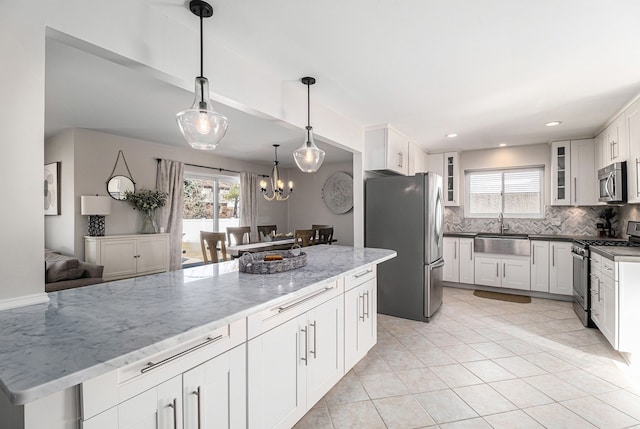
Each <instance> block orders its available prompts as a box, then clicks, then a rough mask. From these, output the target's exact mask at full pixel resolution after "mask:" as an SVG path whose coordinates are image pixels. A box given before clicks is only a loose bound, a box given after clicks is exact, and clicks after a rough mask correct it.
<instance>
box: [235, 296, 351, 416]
mask: <svg viewBox="0 0 640 429" xmlns="http://www.w3.org/2000/svg"><path fill="white" fill-rule="evenodd" d="M334 289H338V288H334ZM327 290H328V289H327ZM339 291H340V293H339V294H338V295H337V296H334V297H333V298H331V299H329V300H328V301H326V302H322V295H320V296H319V297H318V298H313V296H312V297H305V298H302V299H300V300H298V301H296V302H293V303H290V304H287V305H286V306H283V307H280V308H285V309H284V310H282V312H286V311H290V312H291V313H290V314H289V315H288V318H289V320H286V321H283V322H282V323H280V324H278V325H277V326H275V327H273V328H272V329H269V330H268V331H266V332H264V333H261V334H260V335H258V336H256V337H255V338H252V339H250V340H249V346H248V351H247V354H248V359H247V369H248V375H247V377H248V383H247V385H248V391H247V394H248V410H249V413H248V415H249V421H248V427H249V428H289V427H292V426H293V425H294V424H295V423H296V422H297V421H298V420H299V419H300V418H301V417H302V416H304V414H305V413H306V412H307V411H308V410H309V409H310V408H311V407H312V406H313V405H315V403H316V402H317V401H318V400H320V399H321V398H322V396H323V395H325V394H326V393H327V392H328V391H329V390H330V389H331V388H332V387H333V386H334V385H335V384H336V383H337V382H338V381H339V380H340V378H342V376H343V375H344V319H343V317H344V295H343V294H342V288H341V287H340V288H339ZM320 294H322V292H320ZM331 295H335V293H332V292H331V291H329V292H328V296H329V297H331ZM318 300H321V301H320V303H318V302H317V301H318ZM309 306H312V308H308V307H309ZM287 309H291V310H287ZM294 309H300V310H302V311H304V312H303V313H302V314H300V311H295V310H294ZM282 312H280V314H282ZM263 316H264V317H263V322H264V324H265V327H268V322H269V320H268V319H269V316H268V313H267V314H263ZM258 317H259V316H258ZM275 317H278V315H275ZM251 325H252V323H251V322H250V326H251ZM250 336H251V334H250Z"/></svg>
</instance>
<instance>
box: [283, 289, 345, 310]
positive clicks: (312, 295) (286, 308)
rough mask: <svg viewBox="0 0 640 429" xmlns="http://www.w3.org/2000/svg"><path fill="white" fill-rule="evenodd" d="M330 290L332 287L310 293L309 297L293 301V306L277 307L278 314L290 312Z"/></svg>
mask: <svg viewBox="0 0 640 429" xmlns="http://www.w3.org/2000/svg"><path fill="white" fill-rule="evenodd" d="M331 289H333V286H329V287H325V288H324V289H322V290H321V291H320V292H315V293H312V294H311V295H309V296H307V297H305V298H302V299H301V300H299V301H295V302H294V303H293V304H289V305H283V306H282V307H278V313H282V312H283V311H287V310H290V309H292V308H294V307H297V306H299V305H300V304H304V303H305V302H307V301H309V300H310V299H313V298H315V297H317V296H320V295H322V294H324V293H326V292H328V291H330V290H331Z"/></svg>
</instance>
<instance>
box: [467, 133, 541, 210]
mask: <svg viewBox="0 0 640 429" xmlns="http://www.w3.org/2000/svg"><path fill="white" fill-rule="evenodd" d="M459 160H460V161H459V162H460V201H461V205H463V204H464V201H465V188H466V182H465V176H464V172H465V170H479V169H483V168H509V167H525V166H537V165H544V203H545V205H546V204H549V203H550V193H551V185H550V180H551V176H550V172H551V146H549V145H548V144H547V143H541V144H534V145H526V146H512V147H501V148H495V149H483V150H472V151H467V152H461V153H460V158H459Z"/></svg>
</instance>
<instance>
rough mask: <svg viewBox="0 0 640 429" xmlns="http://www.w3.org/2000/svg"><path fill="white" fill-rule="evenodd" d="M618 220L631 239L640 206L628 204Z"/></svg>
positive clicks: (622, 232) (621, 231) (621, 234)
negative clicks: (629, 226) (630, 225)
mask: <svg viewBox="0 0 640 429" xmlns="http://www.w3.org/2000/svg"><path fill="white" fill-rule="evenodd" d="M618 218H620V219H619V220H620V225H621V226H622V228H620V236H621V237H623V238H629V236H628V235H627V234H626V231H627V222H628V221H630V220H633V221H636V222H637V221H640V205H638V204H627V205H626V206H623V207H621V208H620V215H619V216H618ZM445 222H446V220H445Z"/></svg>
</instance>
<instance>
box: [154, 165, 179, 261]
mask: <svg viewBox="0 0 640 429" xmlns="http://www.w3.org/2000/svg"><path fill="white" fill-rule="evenodd" d="M156 189H158V190H160V191H164V192H166V193H167V194H168V197H167V203H166V204H165V206H164V207H162V208H160V209H158V216H157V217H158V226H160V227H164V229H165V231H166V232H168V233H169V234H170V237H169V242H170V245H169V269H170V270H172V271H173V270H179V269H181V268H182V208H183V205H184V164H183V163H182V162H176V161H167V160H165V159H161V160H159V161H158V171H157V174H156Z"/></svg>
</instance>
